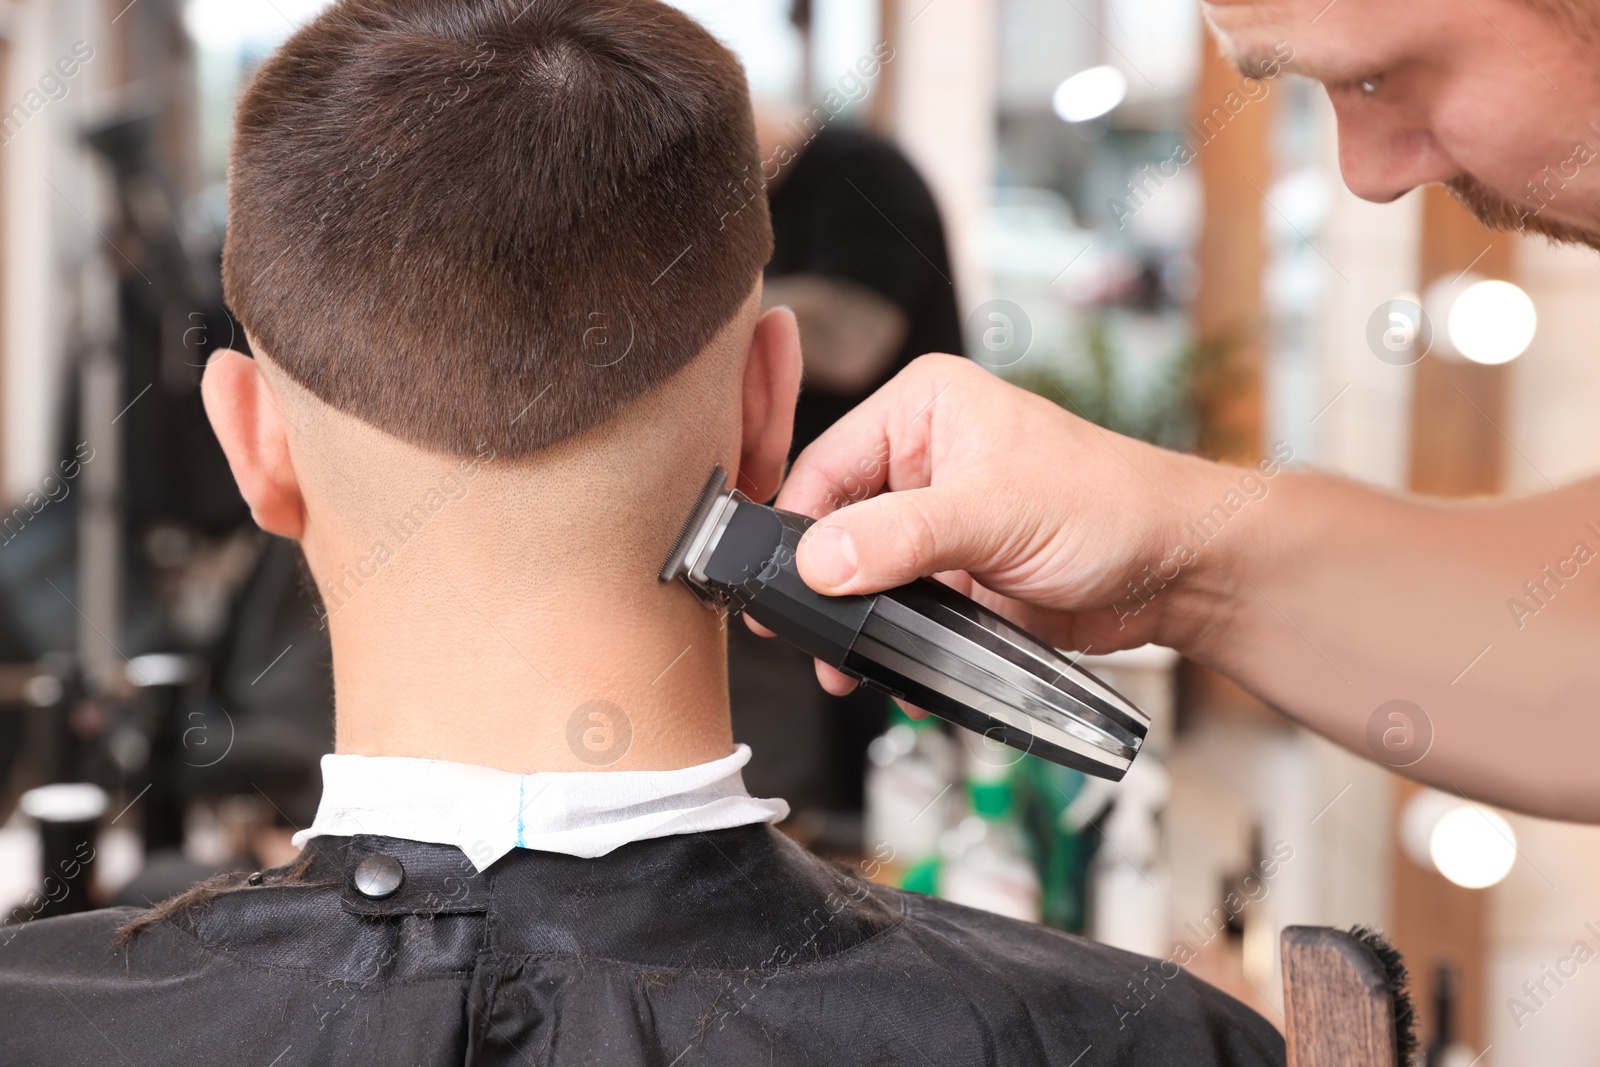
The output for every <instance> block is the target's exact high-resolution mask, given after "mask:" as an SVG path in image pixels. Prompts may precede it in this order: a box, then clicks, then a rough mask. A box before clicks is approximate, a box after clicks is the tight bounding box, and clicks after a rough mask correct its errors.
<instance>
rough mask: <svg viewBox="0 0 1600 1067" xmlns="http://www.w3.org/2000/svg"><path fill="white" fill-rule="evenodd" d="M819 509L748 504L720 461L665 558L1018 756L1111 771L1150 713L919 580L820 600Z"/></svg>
mask: <svg viewBox="0 0 1600 1067" xmlns="http://www.w3.org/2000/svg"><path fill="white" fill-rule="evenodd" d="M812 521H813V520H811V519H808V518H806V517H805V516H803V515H795V514H792V513H790V512H787V511H779V510H777V509H776V508H770V507H767V506H765V505H763V504H756V503H754V502H752V501H751V500H750V499H749V498H748V497H746V496H745V495H744V494H743V493H740V492H739V491H738V490H730V489H728V488H727V474H726V472H724V471H723V469H722V467H721V466H718V467H717V468H716V469H715V470H713V471H712V474H711V479H710V481H708V482H707V483H706V486H705V488H704V489H703V490H702V491H701V493H700V498H699V500H698V501H697V502H696V504H695V508H694V511H693V512H692V513H691V514H690V516H689V520H688V522H687V523H686V524H685V525H684V528H683V531H682V532H681V533H680V534H679V536H678V541H677V542H676V544H674V546H673V550H672V554H671V555H670V556H668V558H667V562H666V563H665V564H664V565H663V566H662V568H661V573H660V578H661V580H662V581H664V582H668V581H672V580H673V579H682V580H683V581H684V582H685V583H686V584H687V585H688V586H689V588H691V589H692V590H694V592H695V594H696V595H697V596H699V597H701V599H703V600H707V601H710V602H714V603H721V604H726V605H727V606H728V607H729V609H730V611H732V612H733V613H735V614H737V613H739V612H741V611H742V612H747V613H748V614H749V615H750V617H751V618H753V619H755V620H756V621H757V622H759V623H761V624H762V625H763V626H765V627H767V628H768V629H770V630H772V631H773V632H774V633H776V634H778V635H779V636H780V637H783V638H785V639H786V640H788V641H789V642H790V643H792V644H794V645H796V646H798V647H799V648H801V649H802V650H804V651H805V652H807V653H809V654H811V655H812V656H815V657H816V658H817V659H820V660H822V661H823V662H824V663H828V664H831V665H832V666H834V667H836V668H838V669H839V670H840V671H843V672H844V673H845V674H848V675H850V676H851V677H854V678H859V679H860V680H861V681H862V682H863V683H865V684H866V685H869V686H871V687H872V688H874V689H877V690H880V691H882V692H885V693H888V694H889V695H891V696H893V697H895V698H897V699H901V700H905V701H908V702H910V703H912V704H915V705H917V706H918V707H921V708H924V709H926V710H927V711H930V712H932V713H934V714H935V715H938V716H939V717H940V718H943V719H947V720H949V721H950V722H953V723H955V724H956V725H958V726H963V727H966V728H967V729H969V730H973V731H975V732H977V733H980V734H983V735H984V736H985V737H988V738H990V739H992V740H995V741H1000V742H1003V743H1005V744H1007V745H1010V746H1011V747H1013V748H1016V749H1020V750H1021V751H1023V752H1031V753H1033V754H1034V755H1037V756H1040V757H1042V758H1044V759H1047V760H1050V761H1051V762H1053V763H1059V764H1062V765H1064V766H1067V767H1073V768H1076V769H1078V770H1081V771H1084V772H1085V773H1088V774H1093V775H1097V776H1099V777H1101V778H1109V779H1111V780H1112V781H1117V780H1120V779H1121V778H1122V776H1123V775H1124V774H1125V773H1126V772H1127V770H1128V767H1129V766H1130V765H1131V764H1132V763H1133V758H1134V756H1136V755H1138V752H1139V748H1140V746H1141V745H1143V743H1144V738H1145V734H1146V732H1147V731H1148V729H1149V726H1150V719H1149V717H1148V716H1146V715H1145V714H1144V713H1143V712H1142V711H1140V710H1139V709H1138V708H1137V707H1135V706H1134V705H1133V704H1132V703H1131V702H1130V701H1128V700H1127V699H1126V698H1125V697H1123V696H1121V695H1120V694H1119V693H1117V692H1116V691H1115V690H1114V689H1112V688H1111V687H1110V686H1108V685H1106V684H1105V683H1104V682H1101V681H1100V680H1099V679H1097V678H1095V677H1094V676H1093V675H1092V674H1090V673H1088V672H1087V671H1084V670H1082V669H1080V668H1078V667H1075V666H1073V665H1072V663H1071V662H1070V661H1069V660H1067V659H1066V657H1064V656H1062V655H1061V654H1060V653H1059V652H1057V651H1056V650H1055V649H1053V648H1051V647H1050V646H1049V645H1047V644H1046V643H1045V642H1043V641H1040V640H1039V639H1037V638H1035V637H1033V636H1032V635H1030V634H1028V633H1025V632H1023V631H1022V630H1020V629H1018V628H1017V627H1015V626H1013V625H1012V624H1011V623H1009V622H1007V621H1006V620H1005V619H1003V618H1001V617H1000V616H999V615H996V614H995V613H994V612H992V611H990V610H988V609H987V608H985V607H983V606H982V605H981V604H978V603H977V602H976V601H974V600H972V599H970V598H968V597H965V596H962V595H961V594H960V593H957V592H956V591H955V590H953V589H951V588H950V587H949V586H946V585H944V584H942V583H940V582H936V581H933V580H931V579H927V578H922V579H918V580H917V581H915V582H911V583H910V584H908V585H903V586H900V587H898V588H896V589H890V590H886V591H884V592H881V593H874V594H871V595H868V596H837V597H834V596H823V595H822V594H820V593H817V592H814V591H812V589H811V587H810V586H808V585H806V583H805V581H804V580H803V579H802V578H801V577H800V572H799V571H798V570H797V569H796V566H795V548H796V546H797V545H798V544H799V543H800V537H801V535H802V534H804V533H805V531H806V529H807V528H808V527H810V526H811V524H812Z"/></svg>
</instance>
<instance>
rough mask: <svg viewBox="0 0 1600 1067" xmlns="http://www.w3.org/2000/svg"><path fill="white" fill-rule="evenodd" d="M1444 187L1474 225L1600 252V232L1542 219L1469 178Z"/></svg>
mask: <svg viewBox="0 0 1600 1067" xmlns="http://www.w3.org/2000/svg"><path fill="white" fill-rule="evenodd" d="M1445 187H1446V188H1447V189H1449V190H1450V195H1451V196H1453V197H1455V199H1456V202H1457V203H1459V204H1461V206H1462V207H1464V208H1466V209H1467V210H1468V211H1470V212H1472V213H1473V214H1474V215H1476V216H1477V217H1478V221H1479V222H1481V223H1483V224H1484V225H1485V226H1487V227H1488V228H1489V229H1491V230H1514V231H1516V232H1518V233H1537V234H1542V235H1544V236H1545V237H1548V238H1550V239H1551V240H1552V241H1557V242H1559V243H1561V244H1569V245H1588V246H1589V247H1590V248H1593V249H1595V250H1596V251H1600V232H1597V231H1595V230H1586V229H1583V228H1582V227H1580V226H1571V225H1568V224H1567V223H1565V222H1550V221H1547V220H1546V219H1542V218H1540V217H1539V216H1538V215H1536V214H1534V213H1533V212H1532V211H1531V210H1530V209H1528V208H1525V207H1522V206H1520V205H1518V204H1513V203H1512V202H1511V201H1509V200H1507V199H1506V198H1505V197H1503V196H1501V195H1500V194H1499V193H1497V192H1495V191H1494V190H1493V189H1490V188H1489V187H1488V186H1486V185H1484V184H1483V183H1482V182H1480V181H1479V180H1478V179H1476V178H1474V177H1473V176H1472V175H1470V174H1463V175H1462V176H1461V177H1459V178H1453V179H1451V180H1450V181H1448V182H1446V183H1445Z"/></svg>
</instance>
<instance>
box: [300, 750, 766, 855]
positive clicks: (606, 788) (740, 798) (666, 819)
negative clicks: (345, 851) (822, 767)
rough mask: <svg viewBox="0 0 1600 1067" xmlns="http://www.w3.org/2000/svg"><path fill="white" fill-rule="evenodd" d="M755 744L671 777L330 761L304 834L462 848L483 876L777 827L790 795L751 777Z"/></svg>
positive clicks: (382, 759)
mask: <svg viewBox="0 0 1600 1067" xmlns="http://www.w3.org/2000/svg"><path fill="white" fill-rule="evenodd" d="M749 762H750V748H749V746H748V745H739V746H737V747H736V748H735V749H734V751H733V753H732V754H731V755H728V756H725V757H723V758H722V759H719V760H713V761H712V762H710V763H702V764H699V765H697V766H694V767H685V768H683V769H681V770H672V771H542V772H540V773H538V774H512V773H510V772H509V771H498V770H495V769H493V768H492V767H477V766H473V765H471V764H466V763H448V762H445V761H444V760H428V759H409V758H404V757H399V756H347V755H329V756H323V757H322V802H321V804H319V805H318V807H317V817H316V820H315V821H314V822H313V823H312V824H311V825H310V826H309V827H307V828H306V829H304V830H301V831H300V832H299V833H297V834H295V835H294V843H295V844H296V845H304V844H305V843H306V842H307V841H309V840H311V839H312V838H313V837H322V836H334V837H346V836H351V835H354V834H379V835H382V836H384V837H398V838H403V839H405V840H409V841H427V842H431V843H433V844H440V845H454V846H456V847H457V848H459V849H461V851H462V852H464V853H466V854H467V856H468V858H470V859H471V860H472V863H473V865H474V866H475V867H477V869H478V870H480V871H481V870H484V869H485V868H487V867H489V866H490V865H491V864H492V863H494V862H495V861H496V860H498V859H499V858H500V857H501V856H504V855H505V854H506V853H507V852H510V851H511V850H512V849H514V848H530V849H537V850H539V851H541V852H561V853H565V854H566V855H569V856H580V857H583V858H585V859H593V858H595V857H597V856H604V855H605V854H606V853H608V852H610V851H612V850H613V849H616V848H620V847H621V846H623V845H626V844H628V843H629V842H632V841H645V840H648V839H650V838H656V837H669V836H672V835H674V834H690V833H703V832H705V831H708V830H726V829H729V828H730V827H734V826H749V825H751V824H753V823H763V822H765V823H774V822H779V821H781V820H783V819H786V818H788V816H789V805H788V804H786V803H785V802H783V801H782V800H760V799H757V798H754V797H752V796H751V795H750V794H749V792H747V791H746V789H745V787H744V777H743V775H741V773H740V770H741V768H743V767H744V765H745V764H746V763H749Z"/></svg>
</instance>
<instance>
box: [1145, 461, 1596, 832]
mask: <svg viewBox="0 0 1600 1067" xmlns="http://www.w3.org/2000/svg"><path fill="white" fill-rule="evenodd" d="M1270 484H1271V492H1270V494H1269V495H1268V496H1267V497H1266V498H1264V499H1262V500H1261V501H1260V502H1259V503H1252V504H1250V505H1249V506H1248V507H1246V508H1244V509H1243V510H1241V512H1240V513H1239V515H1238V517H1237V521H1236V523H1235V524H1233V525H1231V526H1230V528H1229V529H1227V530H1225V531H1224V532H1223V534H1222V535H1221V536H1219V537H1217V538H1216V539H1215V540H1214V541H1213V542H1212V543H1210V544H1208V545H1207V546H1206V548H1205V549H1203V550H1202V553H1201V554H1200V559H1201V560H1204V562H1203V563H1201V562H1199V561H1198V560H1197V566H1196V568H1195V575H1194V581H1193V582H1192V583H1186V588H1185V590H1184V592H1183V594H1182V599H1181V600H1180V602H1179V603H1177V604H1175V606H1174V609H1173V611H1172V613H1171V614H1172V616H1173V629H1174V633H1175V636H1176V637H1177V638H1178V639H1179V640H1180V641H1181V642H1183V643H1184V644H1185V645H1186V646H1187V647H1186V648H1185V650H1186V651H1188V652H1189V653H1190V654H1191V655H1193V656H1194V657H1195V658H1197V659H1199V660H1200V661H1202V662H1205V663H1207V664H1208V665H1210V666H1213V667H1215V668H1216V669H1218V670H1220V671H1222V672H1223V673H1225V674H1227V675H1229V676H1230V677H1233V678H1235V679H1236V680H1238V681H1239V682H1241V683H1242V684H1244V685H1245V686H1247V687H1248V688H1250V689H1251V690H1252V691H1254V692H1256V693H1257V694H1258V695H1260V696H1261V697H1262V698H1263V699H1265V700H1266V701H1268V702H1269V703H1271V704H1273V705H1274V706H1276V707H1278V708H1281V709H1282V710H1283V711H1285V712H1286V713H1288V714H1289V715H1291V716H1292V717H1294V718H1296V719H1298V720H1300V721H1301V722H1303V723H1305V724H1306V725H1307V726H1309V727H1311V728H1312V729H1314V730H1317V731H1318V732H1320V733H1322V734H1324V735H1326V736H1328V737H1330V738H1331V739H1333V740H1335V741H1336V742H1338V743H1340V744H1342V745H1344V746H1346V747H1348V748H1350V749H1352V750H1353V751H1355V752H1357V753H1360V754H1362V755H1364V756H1368V757H1371V758H1377V759H1379V760H1381V761H1384V762H1387V763H1389V764H1390V765H1391V766H1394V767H1396V768H1397V769H1403V770H1404V772H1405V773H1406V774H1408V775H1410V776H1412V777H1415V778H1418V779H1420V780H1422V781H1425V782H1428V783H1430V784H1432V785H1435V786H1437V787H1439V788H1441V789H1445V790H1447V791H1455V790H1456V789H1458V788H1459V789H1460V790H1461V791H1463V792H1465V793H1467V794H1470V795H1474V796H1477V797H1482V798H1484V799H1487V800H1491V801H1497V802H1500V803H1503V804H1505V805H1506V806H1508V807H1514V808H1518V809H1521V810H1525V811H1532V812H1534V813H1537V814H1546V815H1551V816H1555V817H1563V818H1568V819H1572V818H1583V819H1588V820H1600V774H1596V773H1595V771H1594V769H1593V758H1592V753H1593V752H1594V751H1595V750H1596V745H1597V743H1600V715H1597V714H1596V710H1597V709H1596V707H1595V705H1596V703H1597V697H1596V694H1600V655H1596V651H1597V650H1596V648H1595V645H1596V638H1597V637H1600V626H1597V620H1600V598H1597V597H1596V595H1595V592H1594V591H1593V590H1594V589H1595V587H1596V585H1597V584H1600V583H1597V581H1596V577H1597V575H1593V574H1590V573H1589V572H1590V569H1591V568H1590V566H1589V565H1585V564H1580V563H1578V562H1576V557H1578V556H1582V555H1584V553H1578V552H1575V548H1576V545H1577V543H1578V542H1580V541H1581V542H1584V543H1585V544H1586V545H1587V547H1588V549H1589V550H1594V551H1600V534H1596V533H1594V532H1593V531H1591V530H1589V529H1588V528H1587V527H1586V526H1585V523H1586V522H1589V521H1591V520H1592V521H1595V523H1596V527H1597V528H1600V494H1597V493H1596V492H1595V491H1594V489H1593V487H1575V488H1573V489H1569V490H1565V491H1562V492H1560V493H1553V494H1549V495H1547V496H1543V497H1539V498H1534V499H1529V500H1522V501H1514V502H1508V503H1497V504H1460V505H1445V504H1434V503H1428V502H1421V501H1415V500H1408V499H1403V498H1399V497H1395V496H1391V495H1388V494H1384V493H1380V492H1377V491H1374V490H1370V489H1367V488H1364V487H1361V486H1358V485H1355V484H1353V483H1349V482H1346V481H1343V480H1341V479H1337V478H1332V477H1328V476H1322V475H1307V474H1285V475H1283V476H1282V477H1280V478H1278V479H1275V480H1274V481H1272V482H1271V483H1270ZM1251 509H1254V510H1253V511H1252V510H1251ZM1563 564H1564V567H1563ZM1546 565H1550V566H1551V567H1552V568H1553V570H1552V572H1551V573H1552V574H1553V575H1554V578H1553V579H1551V578H1547V577H1546V576H1545V574H1544V572H1543V571H1542V568H1543V567H1545V566H1546ZM1593 569H1594V570H1595V571H1597V572H1600V559H1596V560H1595V561H1594V563H1593ZM1574 571H1576V576H1575V577H1570V578H1563V577H1562V574H1568V575H1571V574H1573V572H1574ZM1528 581H1535V582H1540V583H1542V585H1540V586H1535V592H1536V593H1538V594H1539V600H1540V601H1542V602H1543V603H1542V606H1541V604H1540V603H1538V602H1536V601H1535V599H1533V598H1531V597H1530V596H1529V595H1528V593H1527V589H1526V587H1525V585H1524V583H1525V582H1528ZM1558 582H1559V583H1560V584H1557V583H1558ZM1541 590H1542V591H1541ZM1519 594H1521V595H1520V600H1521V602H1523V603H1524V604H1525V605H1526V607H1527V608H1528V609H1530V610H1529V611H1526V612H1524V611H1521V610H1514V609H1513V607H1512V602H1513V601H1514V600H1515V599H1518V595H1519ZM1201 620H1203V622H1202V621H1201ZM1392 701H1408V702H1409V703H1410V704H1411V705H1414V706H1415V708H1416V709H1420V711H1417V710H1413V709H1412V708H1410V707H1407V706H1406V705H1394V704H1391V703H1390V702H1392ZM1386 706H1387V707H1386ZM1380 709H1384V710H1381V711H1380ZM1395 716H1399V717H1398V718H1396V717H1395ZM1375 721H1376V725H1374V722H1375ZM1408 730H1409V731H1414V732H1413V733H1411V734H1409V735H1408V733H1407V731H1408ZM1430 732H1431V735H1432V740H1431V742H1429V741H1428V740H1427V735H1428V734H1429V733H1430ZM1413 761H1414V762H1413Z"/></svg>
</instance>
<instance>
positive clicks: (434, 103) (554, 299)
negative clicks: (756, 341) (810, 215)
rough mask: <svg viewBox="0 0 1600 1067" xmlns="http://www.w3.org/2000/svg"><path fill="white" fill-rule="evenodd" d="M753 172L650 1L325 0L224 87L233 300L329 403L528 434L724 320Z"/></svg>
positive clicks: (740, 295) (740, 260)
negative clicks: (234, 93)
mask: <svg viewBox="0 0 1600 1067" xmlns="http://www.w3.org/2000/svg"><path fill="white" fill-rule="evenodd" d="M758 174H759V166H758V150H757V147H756V142H755V136H754V130H753V123H752V119H751V114H750V103H749V95H748V89H747V86H746V82H745V78H744V73H743V70H742V69H741V67H740V65H739V63H738V61H737V60H736V59H735V58H734V57H733V56H732V55H731V54H730V53H729V52H728V51H727V50H726V49H725V48H723V47H722V46H721V45H720V44H718V43H717V42H716V41H715V40H714V39H713V38H712V37H711V36H710V35H709V34H708V33H706V32H705V31H704V30H703V29H702V28H701V27H700V26H698V25H697V24H696V23H695V22H694V21H692V20H691V19H689V18H688V17H687V16H685V15H684V14H682V13H681V12H679V11H677V10H675V9H673V8H671V7H668V6H667V5H665V4H663V3H659V2H657V0H341V2H340V3H337V4H335V5H334V6H333V7H332V8H330V9H329V10H327V11H326V12H324V13H323V14H322V15H321V16H320V17H318V18H317V19H316V20H315V21H313V22H312V23H311V24H309V25H308V26H306V27H305V28H303V29H302V30H300V31H299V32H298V33H297V34H295V35H294V36H293V37H292V38H291V39H290V40H289V42H288V43H287V44H286V45H285V46H284V47H283V48H282V49H281V50H280V51H279V52H278V53H277V54H276V55H274V56H273V57H272V58H271V59H270V60H268V61H267V62H266V63H265V64H264V65H263V66H262V68H261V69H260V71H259V72H258V73H257V75H256V77H255V79H254V81H253V82H252V83H251V85H250V87H249V89H248V90H247V92H246V93H245V95H244V98H243V100H242V101H241V103H240V106H239V110H238V118H237V132H236V135H235V142H234V149H233V164H232V174H231V179H230V203H229V232H228V241H227V250H226V255H225V260H224V280H225V284H226V290H227V298H228V301H229V303H230V305H231V307H232V308H233V310H234V312H235V313H236V314H237V315H238V317H239V319H240V321H241V322H242V323H243V324H244V326H245V328H246V329H247V330H248V331H249V333H250V335H251V337H252V339H253V341H254V342H255V343H256V344H257V345H258V346H259V347H260V348H261V349H262V350H264V351H265V353H266V354H268V355H269V356H270V357H271V359H272V362H273V363H274V364H275V365H276V366H277V367H279V368H281V369H282V371H283V372H284V373H285V374H286V375H287V376H288V377H289V378H291V379H293V380H294V382H296V383H298V385H299V386H301V387H303V388H304V389H305V390H306V391H307V392H308V393H309V394H310V395H311V396H314V397H315V398H317V399H318V400H320V401H322V402H323V403H325V404H327V405H329V406H330V407H332V408H334V409H337V410H338V411H340V412H343V413H344V414H346V415H349V416H353V417H355V418H357V419H359V420H361V421H362V422H365V423H367V424H369V425H370V426H372V427H374V428H376V429H378V430H381V431H382V432H383V433H385V434H388V435H392V436H393V437H396V438H399V439H400V440H402V441H405V442H407V443H409V444H411V445H414V446H417V447H419V448H422V449H426V450H428V451H430V452H436V453H448V454H452V455H458V456H466V455H474V454H482V452H483V450H485V449H487V450H490V451H492V452H493V453H494V454H496V455H499V456H503V457H507V458H517V457H522V456H526V455H528V454H530V453H533V452H535V451H538V450H540V449H544V448H546V447H547V446H549V445H552V444H554V443H556V442H559V441H562V440H565V439H567V438H570V437H573V436H574V435H577V434H580V433H582V432H583V431H585V430H588V429H590V428H592V427H595V426H598V425H599V424H601V423H603V422H605V421H607V420H608V419H610V418H611V417H612V416H614V415H616V414H617V413H618V412H619V411H621V410H622V409H623V408H624V407H625V406H627V405H628V404H629V403H630V402H631V401H634V400H636V399H637V398H639V397H641V396H643V395H645V394H646V393H649V392H651V391H652V390H654V389H656V388H657V387H658V386H660V385H662V384H663V383H664V382H665V381H666V380H667V379H668V378H670V377H672V376H673V375H674V374H675V373H676V372H677V371H679V370H680V369H682V368H683V367H684V366H685V365H686V364H688V363H689V362H690V361H691V360H693V359H694V358H695V357H696V355H697V354H699V353H700V352H701V351H702V350H703V349H705V348H706V347H707V346H708V345H710V343H711V342H712V341H713V339H715V338H716V337H717V335H718V333H719V331H720V330H722V329H723V328H724V327H725V326H727V325H728V324H729V323H730V321H731V320H733V319H734V318H735V317H736V315H737V313H738V312H739V311H740V309H741V308H742V307H744V306H745V305H746V303H747V301H748V300H749V298H750V295H751V293H752V290H753V289H754V287H755V285H756V283H757V280H758V278H759V276H760V272H761V269H762V267H763V265H764V264H765V263H766V260H767V259H768V258H769V256H770V254H771V248H772V233H771V225H770V222H769V220H768V215H767V208H766V202H765V198H764V197H763V196H761V195H760V190H759V187H758V185H756V184H755V182H756V180H757V179H756V177H755V176H756V175H758Z"/></svg>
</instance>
